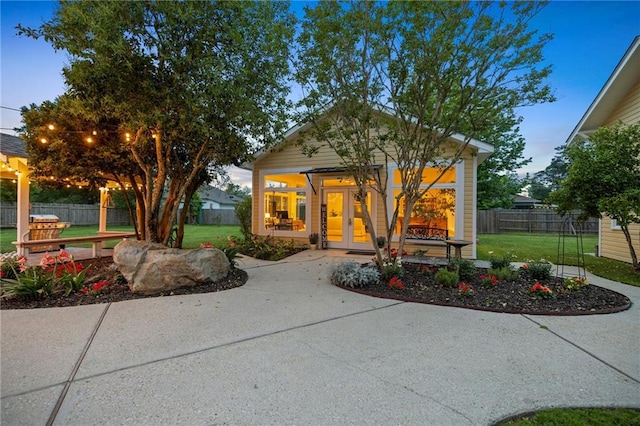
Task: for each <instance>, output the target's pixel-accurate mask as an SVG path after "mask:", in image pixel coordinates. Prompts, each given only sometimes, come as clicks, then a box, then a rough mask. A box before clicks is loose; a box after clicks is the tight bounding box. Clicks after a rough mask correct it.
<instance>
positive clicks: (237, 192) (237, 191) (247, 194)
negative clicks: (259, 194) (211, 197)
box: [224, 182, 251, 199]
mask: <svg viewBox="0 0 640 426" xmlns="http://www.w3.org/2000/svg"><path fill="white" fill-rule="evenodd" d="M224 192H225V193H226V194H228V195H233V196H236V197H238V198H242V199H245V198H251V188H249V187H248V186H240V185H238V184H236V183H233V182H229V183H228V184H227V189H225V190H224Z"/></svg>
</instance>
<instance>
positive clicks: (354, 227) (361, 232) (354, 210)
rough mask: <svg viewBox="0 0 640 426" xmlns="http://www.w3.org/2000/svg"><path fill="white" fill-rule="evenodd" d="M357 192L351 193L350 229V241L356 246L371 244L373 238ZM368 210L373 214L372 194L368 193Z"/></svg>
mask: <svg viewBox="0 0 640 426" xmlns="http://www.w3.org/2000/svg"><path fill="white" fill-rule="evenodd" d="M357 194H358V193H357V191H353V190H352V191H349V201H350V204H351V209H350V214H349V224H350V225H351V226H350V227H349V228H350V241H351V242H352V243H355V244H358V243H360V244H362V243H369V244H370V243H371V237H370V235H369V229H368V227H367V221H366V219H365V214H364V212H363V211H362V204H361V203H360V201H359V200H358V197H357ZM366 208H367V211H369V213H371V192H368V191H367V195H366Z"/></svg>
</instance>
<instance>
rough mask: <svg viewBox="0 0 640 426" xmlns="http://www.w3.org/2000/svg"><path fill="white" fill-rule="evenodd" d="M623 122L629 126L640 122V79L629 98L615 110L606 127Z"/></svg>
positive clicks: (628, 95) (625, 98)
mask: <svg viewBox="0 0 640 426" xmlns="http://www.w3.org/2000/svg"><path fill="white" fill-rule="evenodd" d="M618 120H621V121H622V122H624V123H627V124H635V123H638V122H640V79H639V80H638V81H637V82H636V84H635V86H633V87H632V88H631V90H630V91H629V93H628V94H627V96H625V97H624V99H623V100H622V102H620V104H619V105H618V106H617V107H616V108H615V109H614V110H613V112H612V113H611V115H610V116H609V118H608V119H607V120H606V122H605V124H604V125H605V126H611V125H613V124H615V123H617V122H618Z"/></svg>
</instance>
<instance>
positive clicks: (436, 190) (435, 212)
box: [392, 167, 462, 238]
mask: <svg viewBox="0 0 640 426" xmlns="http://www.w3.org/2000/svg"><path fill="white" fill-rule="evenodd" d="M458 173H459V170H458V167H452V168H451V169H449V170H447V171H446V172H445V173H444V174H443V175H442V177H441V178H440V179H439V180H438V182H437V183H436V184H434V185H433V186H432V187H431V189H429V191H427V192H426V193H425V194H424V195H423V196H422V198H420V199H419V200H418V201H416V203H415V204H414V205H413V209H412V210H411V213H410V214H407V212H406V211H405V207H404V202H403V201H402V200H401V201H400V211H399V214H398V222H397V223H396V227H395V235H397V236H399V235H400V232H401V230H402V224H403V223H404V221H405V220H407V218H408V220H409V226H410V227H414V228H426V229H442V230H447V232H448V237H449V238H454V237H455V236H456V206H457V204H458V201H459V200H458V199H457V196H459V194H457V192H458V189H459V186H458V185H459V181H461V180H462V179H459V178H458ZM440 175H441V170H440V169H438V168H436V167H431V168H425V170H424V172H423V173H422V185H421V187H423V188H425V189H426V188H427V187H428V186H429V184H430V183H431V182H433V180H435V179H436V178H437V177H438V176H440ZM401 182H402V181H401V173H400V171H399V170H398V169H395V170H394V171H393V182H392V187H393V199H394V200H396V199H397V197H398V196H399V195H400V193H401Z"/></svg>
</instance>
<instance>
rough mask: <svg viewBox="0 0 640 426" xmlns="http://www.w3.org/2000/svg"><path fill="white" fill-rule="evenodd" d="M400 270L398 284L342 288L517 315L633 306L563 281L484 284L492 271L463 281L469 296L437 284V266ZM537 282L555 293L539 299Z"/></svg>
mask: <svg viewBox="0 0 640 426" xmlns="http://www.w3.org/2000/svg"><path fill="white" fill-rule="evenodd" d="M427 268H430V269H427ZM402 269H403V273H402V275H401V276H399V277H398V278H397V279H396V280H393V278H391V280H390V279H384V278H382V279H380V280H378V281H376V282H373V283H371V284H369V285H367V286H364V287H358V288H352V287H349V286H344V285H339V286H340V287H341V288H344V289H346V290H350V291H354V292H357V293H361V294H366V295H369V296H374V297H382V298H387V299H396V300H402V301H407V302H416V303H427V304H433V305H442V306H455V307H462V308H468V309H478V310H484V311H491V312H505V313H517V314H533V315H589V314H605V313H614V312H620V311H623V310H626V309H628V308H629V307H630V306H631V301H630V300H629V298H628V297H626V296H625V295H623V294H620V293H618V292H615V291H612V290H609V289H606V288H603V287H598V286H596V285H591V284H590V285H586V286H584V287H582V288H580V289H579V290H574V291H571V290H569V289H567V287H566V285H565V283H564V279H560V278H556V277H550V278H548V279H545V280H532V279H531V278H528V277H526V276H524V274H519V275H518V277H517V278H516V279H513V280H501V281H500V282H499V283H497V284H495V285H483V284H482V283H481V279H480V277H481V276H483V275H484V274H487V272H488V271H487V270H486V269H482V268H478V270H477V274H476V275H475V277H474V278H473V279H471V280H465V282H464V284H465V285H466V286H468V287H466V289H467V290H466V292H465V291H463V290H462V289H461V288H460V287H459V286H458V285H455V286H452V287H447V286H443V285H438V284H436V282H435V271H437V269H438V268H437V267H429V266H426V265H418V264H410V263H405V264H404V265H403V268H402ZM398 280H400V283H398ZM392 281H393V283H392ZM536 283H539V284H540V285H541V286H544V287H546V288H548V289H549V290H551V292H552V293H551V295H550V296H549V297H541V296H540V295H539V294H534V293H532V292H531V288H532V287H533V286H534V285H535V284H536ZM398 284H400V285H398Z"/></svg>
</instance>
